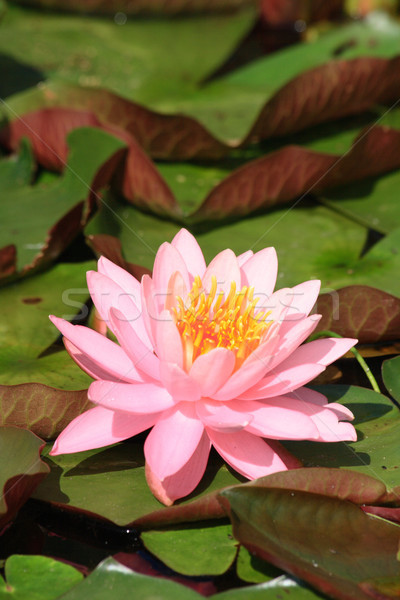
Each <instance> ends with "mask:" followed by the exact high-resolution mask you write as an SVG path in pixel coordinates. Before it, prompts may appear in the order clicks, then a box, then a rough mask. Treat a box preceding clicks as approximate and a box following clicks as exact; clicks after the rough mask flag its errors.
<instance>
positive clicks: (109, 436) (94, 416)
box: [50, 406, 158, 456]
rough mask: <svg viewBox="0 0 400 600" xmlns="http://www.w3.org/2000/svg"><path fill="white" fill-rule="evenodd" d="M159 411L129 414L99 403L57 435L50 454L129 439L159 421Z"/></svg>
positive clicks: (90, 447) (85, 448)
mask: <svg viewBox="0 0 400 600" xmlns="http://www.w3.org/2000/svg"><path fill="white" fill-rule="evenodd" d="M157 418H158V415H156V414H152V415H139V416H138V415H132V416H131V415H127V414H126V413H117V412H114V411H113V410H108V409H107V408H103V407H102V406H96V407H95V408H91V409H90V410H88V411H86V412H84V413H82V414H81V415H79V417H76V419H74V420H73V421H72V422H71V423H70V424H69V425H68V426H67V427H66V428H65V429H64V431H63V432H62V433H61V434H60V435H59V436H58V438H57V440H56V442H55V444H54V446H53V449H52V451H51V452H50V454H51V455H52V456H55V455H57V454H70V453H71V452H82V451H83V450H91V449H92V448H101V447H102V446H109V445H110V444H115V443H116V442H121V441H122V440H126V439H128V438H130V437H132V436H134V435H136V434H138V433H141V432H142V431H145V430H146V429H148V428H149V427H152V426H153V425H154V423H155V422H156V420H157Z"/></svg>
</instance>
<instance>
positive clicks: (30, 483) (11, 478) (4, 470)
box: [0, 427, 49, 531]
mask: <svg viewBox="0 0 400 600" xmlns="http://www.w3.org/2000/svg"><path fill="white" fill-rule="evenodd" d="M42 447H43V441H42V440H41V439H40V438H38V437H36V435H34V434H33V433H31V432H30V431H24V430H23V429H17V428H16V427H1V428H0V450H1V451H0V481H1V494H0V531H1V530H2V529H3V527H4V525H5V524H6V523H7V522H8V521H9V520H10V519H12V518H13V517H14V516H15V514H16V513H17V512H18V510H19V509H20V508H21V506H22V505H23V504H24V503H25V502H26V500H27V499H28V498H29V496H30V495H31V494H32V492H33V490H34V489H35V488H36V486H37V485H38V484H39V482H40V481H41V480H42V479H43V478H44V477H45V476H46V475H47V473H48V471H49V468H48V466H47V465H46V464H45V463H44V462H43V461H41V460H40V450H41V448H42Z"/></svg>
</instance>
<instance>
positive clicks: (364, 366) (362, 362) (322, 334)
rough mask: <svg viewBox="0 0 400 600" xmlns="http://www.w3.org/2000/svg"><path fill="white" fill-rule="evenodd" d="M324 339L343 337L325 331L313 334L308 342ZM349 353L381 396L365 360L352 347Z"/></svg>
mask: <svg viewBox="0 0 400 600" xmlns="http://www.w3.org/2000/svg"><path fill="white" fill-rule="evenodd" d="M325 337H336V338H341V337H343V336H341V335H339V334H338V333H335V332H334V331H328V330H326V331H319V332H318V333H314V334H313V335H311V336H310V340H317V339H319V338H325ZM350 352H352V353H353V354H354V356H355V357H356V359H357V361H358V363H359V365H360V367H361V368H362V370H363V371H364V373H365V374H366V376H367V377H368V379H369V382H370V384H371V386H372V389H373V390H374V391H375V392H378V394H381V393H382V392H381V390H380V389H379V385H378V384H377V381H376V379H375V377H374V376H373V374H372V371H371V369H370V368H369V366H368V365H367V363H366V362H365V360H364V359H363V357H362V356H361V354H360V353H359V351H358V350H357V349H356V348H355V346H353V348H350Z"/></svg>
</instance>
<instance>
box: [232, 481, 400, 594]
mask: <svg viewBox="0 0 400 600" xmlns="http://www.w3.org/2000/svg"><path fill="white" fill-rule="evenodd" d="M221 496H222V499H223V502H224V503H225V505H226V506H227V508H228V510H229V512H230V515H231V519H232V523H233V531H234V535H235V537H236V538H237V539H238V540H239V541H240V542H241V543H243V544H244V545H245V546H246V547H247V548H248V549H249V550H251V551H252V552H255V553H257V554H258V556H260V557H262V558H264V559H266V560H268V561H269V562H272V563H273V564H275V565H276V566H279V567H281V568H284V569H285V570H286V571H288V572H290V573H292V574H294V575H296V576H299V577H301V578H302V579H305V580H306V581H307V582H309V583H310V584H311V585H313V586H315V587H316V588H317V589H318V590H320V591H321V592H323V593H326V594H328V595H332V596H334V597H337V598H341V599H344V600H350V599H351V598H357V599H360V600H367V598H370V595H369V594H368V593H365V591H364V589H365V587H366V583H367V581H368V580H373V579H375V578H380V577H393V578H397V579H398V578H399V577H400V564H399V562H398V561H397V551H398V544H399V528H398V526H396V525H393V524H392V523H389V522H385V521H382V520H379V519H376V518H375V517H371V516H369V515H366V514H365V513H363V511H362V510H361V509H360V508H359V507H356V506H354V505H352V504H351V503H349V502H345V501H343V500H339V499H335V498H328V497H324V496H321V495H317V494H313V493H309V492H299V491H296V492H294V491H290V490H282V489H271V490H268V491H266V490H264V489H262V488H257V487H256V486H254V487H245V486H243V487H242V488H232V489H230V490H226V491H224V492H222V493H221ZM294 523H295V526H293V524H294ZM349 551H350V552H351V557H352V560H351V562H350V561H349ZM363 588H364V589H363ZM381 598H383V599H386V598H390V595H389V594H388V595H386V594H382V596H381Z"/></svg>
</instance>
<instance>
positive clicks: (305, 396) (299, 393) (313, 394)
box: [288, 387, 328, 406]
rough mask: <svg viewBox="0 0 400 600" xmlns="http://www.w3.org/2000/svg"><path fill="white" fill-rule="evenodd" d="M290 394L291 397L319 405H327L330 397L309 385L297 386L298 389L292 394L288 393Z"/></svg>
mask: <svg viewBox="0 0 400 600" xmlns="http://www.w3.org/2000/svg"><path fill="white" fill-rule="evenodd" d="M288 396H289V397H290V398H295V399H296V400H302V401H303V402H311V404H317V405H318V406H325V405H326V404H328V398H327V397H326V396H324V394H321V392H317V390H311V389H310V388H307V387H299V388H296V391H295V392H293V393H292V394H288Z"/></svg>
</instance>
